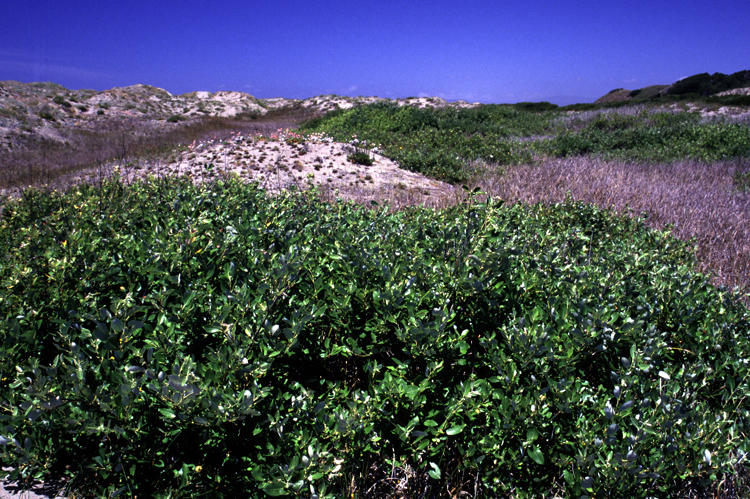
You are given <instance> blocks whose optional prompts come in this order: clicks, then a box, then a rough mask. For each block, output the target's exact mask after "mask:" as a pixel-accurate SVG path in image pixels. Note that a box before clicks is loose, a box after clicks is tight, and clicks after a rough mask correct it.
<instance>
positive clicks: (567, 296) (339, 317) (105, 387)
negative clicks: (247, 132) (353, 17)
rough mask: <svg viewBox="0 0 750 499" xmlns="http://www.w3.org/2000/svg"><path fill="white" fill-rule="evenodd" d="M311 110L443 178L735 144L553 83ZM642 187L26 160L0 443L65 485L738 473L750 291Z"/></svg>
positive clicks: (622, 480) (404, 482) (476, 484)
mask: <svg viewBox="0 0 750 499" xmlns="http://www.w3.org/2000/svg"><path fill="white" fill-rule="evenodd" d="M302 131H303V132H325V133H327V134H329V135H331V136H333V137H334V138H336V139H338V140H343V141H347V142H349V141H353V140H356V141H357V142H356V145H357V147H358V148H362V149H373V148H377V150H378V152H379V153H380V154H384V155H387V156H389V157H391V158H393V159H395V160H397V161H398V162H399V163H400V164H401V165H402V166H403V167H405V168H408V169H410V170H413V171H417V172H421V173H424V174H426V175H428V176H431V177H433V178H437V179H444V180H449V181H451V182H464V181H470V180H472V179H476V178H477V177H481V176H486V175H490V174H498V175H502V174H503V172H505V171H508V170H509V169H512V168H514V167H516V166H517V165H520V164H528V163H532V164H534V163H539V162H543V161H545V160H547V159H559V158H569V157H574V156H581V155H583V156H586V157H595V158H602V159H605V160H618V161H634V162H642V163H654V164H661V163H668V162H671V161H678V160H683V159H685V158H691V159H692V160H695V161H698V162H700V164H702V165H705V166H706V167H710V164H711V163H712V162H715V161H720V160H737V161H746V158H747V157H748V156H749V155H750V127H748V126H747V124H745V123H741V122H730V121H706V120H701V119H700V118H699V117H697V116H693V115H689V114H686V113H682V114H674V113H652V112H649V111H648V110H645V111H642V110H639V111H637V112H633V113H629V112H607V110H606V109H605V110H604V111H602V112H599V113H595V114H592V115H588V114H586V113H578V114H568V113H566V112H565V110H560V109H557V108H555V107H554V106H552V105H544V104H539V105H529V104H526V105H523V104H522V105H515V106H482V107H480V108H476V109H463V110H455V109H442V110H441V109H438V110H420V109H414V108H409V107H397V106H392V105H384V104H375V105H369V106H362V107H358V108H354V109H352V110H347V111H341V112H336V113H331V114H329V115H327V116H325V117H323V118H320V119H317V120H314V121H312V122H309V123H307V124H305V125H304V126H303V127H302ZM355 135H356V137H355ZM743 175H746V174H744V173H743V174H738V175H737V189H738V190H742V189H743V188H745V187H743V186H745V184H746V176H743ZM743 182H745V184H743ZM631 215H632V214H630V215H629V214H627V213H615V212H613V211H609V210H605V209H600V208H598V207H596V206H594V205H592V204H589V203H584V202H579V201H574V200H573V199H568V200H567V201H565V202H563V203H557V204H541V203H540V204H534V205H526V204H520V203H519V204H513V205H511V204H506V203H504V202H503V201H502V200H500V199H495V198H492V197H491V196H486V195H483V194H482V193H480V192H478V191H477V190H475V191H473V192H469V191H466V193H465V196H464V198H463V200H462V201H461V202H459V203H456V204H454V205H452V206H448V207H446V208H444V209H425V208H420V207H411V208H405V209H402V210H398V211H394V210H391V209H389V207H388V206H378V205H376V204H375V205H373V206H368V207H362V206H357V205H355V204H351V203H345V202H342V201H337V202H323V201H321V200H320V198H319V197H317V196H316V192H315V191H314V190H311V191H306V192H299V191H292V192H289V193H286V194H282V195H279V196H275V197H271V196H269V195H267V193H266V192H264V191H263V190H261V189H259V188H258V187H257V185H254V184H242V183H240V182H238V181H235V180H233V179H231V178H227V179H222V180H217V181H215V182H213V183H207V184H202V185H193V184H192V183H191V182H189V180H187V179H175V178H165V179H151V180H149V181H144V182H137V183H134V184H132V185H124V184H123V183H122V182H121V181H120V180H119V179H118V178H117V177H116V176H115V177H114V178H112V179H110V180H106V181H103V182H102V183H101V185H100V186H98V187H96V188H94V187H89V186H86V185H81V186H78V187H75V188H73V189H70V190H68V191H66V192H44V191H40V190H36V189H27V190H26V191H24V192H23V195H22V196H21V197H20V198H18V199H14V200H11V199H7V200H4V202H3V212H2V218H0V255H2V257H1V258H0V290H1V292H0V337H2V341H3V348H2V350H0V453H2V459H3V463H4V465H7V466H12V467H13V471H12V472H10V478H11V479H23V478H26V477H43V476H45V475H47V474H53V475H57V476H59V475H65V476H68V477H69V479H70V481H69V492H70V493H71V494H74V495H75V496H76V497H87V496H91V497H94V496H96V497H108V496H117V495H123V496H131V495H132V496H135V495H138V496H143V497H146V496H154V497H157V496H158V497H197V496H205V497H266V496H283V495H286V496H292V497H344V496H345V497H362V498H364V497H425V498H426V497H456V496H458V495H459V494H462V495H466V494H468V495H470V496H472V497H595V496H596V497H601V496H609V497H626V496H629V497H665V496H672V497H680V496H683V497H687V493H688V492H685V491H694V490H702V488H705V490H715V489H716V486H717V484H719V483H723V484H725V488H726V484H731V486H732V487H740V488H742V487H744V490H747V487H748V481H747V475H746V471H745V468H744V466H745V464H746V459H747V453H748V452H749V451H750V445H749V444H748V441H749V439H748V430H750V427H749V425H750V422H749V421H750V420H749V419H748V417H749V416H750V414H748V413H749V412H750V411H749V409H750V404H748V396H750V380H749V379H748V376H749V375H750V366H748V358H749V357H750V344H749V341H750V340H749V335H748V332H749V331H750V312H749V311H748V309H747V307H746V306H745V305H744V304H743V302H742V296H741V295H740V294H739V292H737V291H736V290H735V291H733V290H732V289H730V288H727V287H721V286H716V285H714V284H712V281H711V280H710V276H706V275H703V274H701V273H699V272H697V271H696V270H695V267H694V264H695V260H694V248H693V247H692V245H691V244H690V243H688V242H683V241H680V240H678V239H676V238H674V237H672V236H671V235H670V234H669V233H668V232H663V231H657V230H652V229H650V228H648V227H647V226H646V219H645V218H644V217H639V216H631Z"/></svg>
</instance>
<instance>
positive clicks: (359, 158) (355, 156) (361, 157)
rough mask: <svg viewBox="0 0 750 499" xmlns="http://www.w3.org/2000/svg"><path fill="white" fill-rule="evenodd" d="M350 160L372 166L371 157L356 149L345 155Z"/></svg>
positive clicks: (357, 163)
mask: <svg viewBox="0 0 750 499" xmlns="http://www.w3.org/2000/svg"><path fill="white" fill-rule="evenodd" d="M346 159H348V160H349V161H350V162H352V163H354V164H356V165H365V166H372V158H371V157H370V155H369V154H368V153H366V152H363V151H356V152H353V153H352V154H350V155H349V156H347V157H346Z"/></svg>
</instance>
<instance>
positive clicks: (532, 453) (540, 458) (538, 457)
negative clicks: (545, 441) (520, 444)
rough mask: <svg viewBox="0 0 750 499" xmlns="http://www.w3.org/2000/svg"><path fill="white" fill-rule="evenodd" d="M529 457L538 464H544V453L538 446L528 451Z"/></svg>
mask: <svg viewBox="0 0 750 499" xmlns="http://www.w3.org/2000/svg"><path fill="white" fill-rule="evenodd" d="M527 453H528V455H529V457H530V458H531V459H532V460H533V461H534V462H535V463H537V464H544V454H542V451H540V450H539V448H538V447H533V448H532V449H531V450H529V451H527Z"/></svg>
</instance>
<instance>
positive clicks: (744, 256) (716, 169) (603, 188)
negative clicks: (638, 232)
mask: <svg viewBox="0 0 750 499" xmlns="http://www.w3.org/2000/svg"><path fill="white" fill-rule="evenodd" d="M748 170H750V160H748V159H743V160H733V161H725V162H721V163H715V164H705V163H700V162H696V161H689V160H686V161H681V162H677V163H674V164H669V165H657V164H638V163H628V162H618V161H603V160H599V159H595V158H588V157H579V158H566V159H558V160H547V161H543V162H541V163H540V164H539V165H533V166H532V165H523V166H518V167H512V168H510V169H508V170H507V171H506V172H505V173H504V174H502V175H500V174H490V175H484V176H482V177H480V178H478V179H477V180H476V184H477V185H478V186H480V187H481V188H482V190H483V191H484V192H486V193H488V194H490V195H492V196H493V197H499V198H501V199H504V200H505V201H506V202H509V203H517V202H523V203H531V204H534V203H539V202H543V203H559V202H562V201H564V200H565V199H566V197H568V196H569V197H571V198H572V199H574V200H580V201H584V202H587V203H593V204H596V205H597V206H599V207H602V208H609V209H613V210H616V211H618V212H627V211H631V212H632V213H633V215H636V216H637V215H640V214H641V213H647V214H648V221H647V224H648V225H649V226H651V227H653V228H656V229H659V230H665V229H669V230H670V231H671V233H672V234H673V235H674V236H676V237H678V238H680V239H682V240H685V241H693V242H694V246H695V255H696V258H697V262H698V268H699V270H701V271H702V272H705V273H708V274H711V275H712V276H713V280H714V282H715V283H716V284H718V285H723V286H728V287H739V288H743V289H744V290H745V291H747V290H748V287H750V192H740V191H738V190H737V189H736V188H735V186H734V182H733V176H734V175H735V172H738V171H740V172H744V171H748Z"/></svg>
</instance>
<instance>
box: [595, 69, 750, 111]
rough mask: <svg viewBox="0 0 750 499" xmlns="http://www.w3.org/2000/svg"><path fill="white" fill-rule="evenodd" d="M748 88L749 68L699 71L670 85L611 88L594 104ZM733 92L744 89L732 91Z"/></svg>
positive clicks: (720, 92)
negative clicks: (720, 71) (716, 71)
mask: <svg viewBox="0 0 750 499" xmlns="http://www.w3.org/2000/svg"><path fill="white" fill-rule="evenodd" d="M743 88H750V70H746V71H738V72H737V73H733V74H731V75H726V74H724V73H714V74H709V73H701V74H696V75H693V76H688V77H687V78H683V79H681V80H678V81H676V82H674V83H672V84H671V85H651V86H649V87H644V88H639V89H636V90H627V89H624V88H618V89H615V90H612V91H611V92H609V93H607V95H604V96H602V97H600V98H598V99H597V100H596V101H594V103H595V104H606V103H609V102H623V101H630V100H650V99H655V98H659V97H662V96H673V97H678V98H679V97H711V96H715V95H719V94H723V95H728V94H729V92H732V91H735V90H736V89H743ZM733 93H735V94H741V93H744V91H739V92H733Z"/></svg>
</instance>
